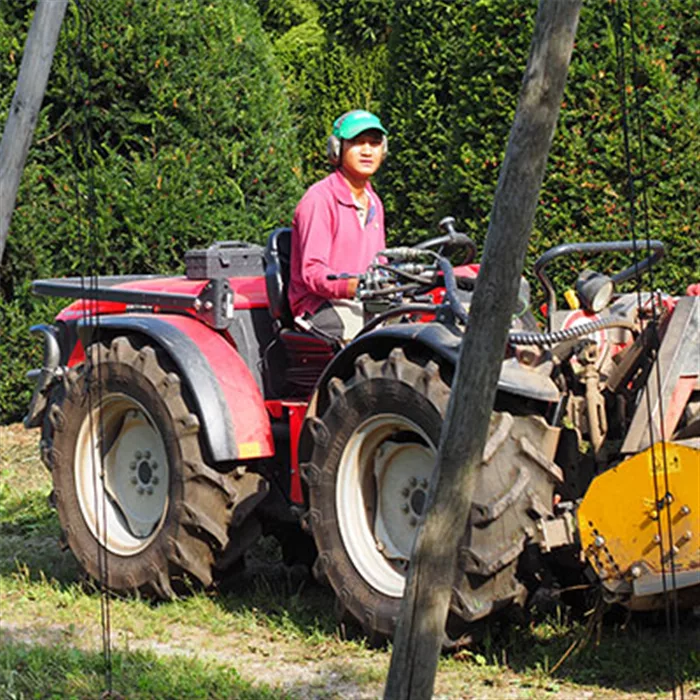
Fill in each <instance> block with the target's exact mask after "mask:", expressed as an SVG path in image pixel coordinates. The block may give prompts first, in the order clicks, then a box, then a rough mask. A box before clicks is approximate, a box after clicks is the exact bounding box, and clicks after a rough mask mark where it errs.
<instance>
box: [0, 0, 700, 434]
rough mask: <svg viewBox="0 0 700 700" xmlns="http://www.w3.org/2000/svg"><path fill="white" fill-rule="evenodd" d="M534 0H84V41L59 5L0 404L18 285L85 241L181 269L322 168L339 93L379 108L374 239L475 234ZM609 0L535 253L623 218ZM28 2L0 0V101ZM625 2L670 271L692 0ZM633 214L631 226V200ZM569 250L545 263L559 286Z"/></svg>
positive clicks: (12, 407) (693, 87)
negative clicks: (443, 223) (439, 226)
mask: <svg viewBox="0 0 700 700" xmlns="http://www.w3.org/2000/svg"><path fill="white" fill-rule="evenodd" d="M536 5H537V3H536V2H534V1H533V2H531V3H513V2H511V1H510V0H489V1H488V2H487V1H486V0H474V1H473V2H460V3H452V2H447V0H401V2H397V1H396V0H254V2H253V5H252V6H249V5H247V4H246V3H245V2H244V0H221V1H220V2H217V3H208V2H204V1H196V0H183V1H182V2H179V3H172V2H171V3H159V2H156V0H112V1H111V2H109V3H99V4H98V3H91V7H92V9H93V12H94V13H95V14H94V16H92V18H91V22H90V34H91V35H92V37H93V38H94V41H95V43H94V44H88V43H86V40H85V37H84V36H83V35H79V31H80V30H81V28H82V29H86V28H87V27H85V25H84V24H83V25H80V24H79V22H78V18H77V16H76V11H75V6H71V9H70V11H69V13H68V15H67V17H66V20H65V23H64V27H63V31H62V35H61V39H60V44H59V47H58V51H57V54H56V58H55V61H54V66H53V70H52V75H51V78H50V82H49V88H48V92H47V96H46V99H45V104H44V107H43V109H42V112H41V117H40V120H39V125H38V129H37V132H36V134H35V138H34V145H33V147H32V150H31V152H30V157H29V160H28V163H27V167H26V169H25V173H24V176H23V181H22V186H21V190H20V195H19V199H18V206H17V210H16V211H15V214H14V218H13V221H12V232H11V235H10V238H9V241H8V248H7V251H6V257H5V261H4V263H3V269H2V270H1V271H0V291H1V296H0V313H2V314H3V316H4V318H3V334H2V338H0V362H1V363H2V375H1V376H0V422H3V421H6V420H9V419H15V418H18V417H20V416H21V414H22V412H23V410H24V408H25V406H26V404H27V401H28V399H29V384H28V383H27V382H26V380H25V379H24V377H23V375H24V371H25V370H26V369H27V368H28V367H30V366H32V365H36V364H37V363H38V361H39V359H40V358H39V357H38V353H39V348H38V346H37V344H36V343H35V341H34V340H30V338H29V334H28V331H27V327H28V325H29V323H31V322H36V321H39V320H44V321H45V320H48V319H49V318H50V316H51V313H52V310H53V307H52V306H51V304H52V303H53V302H46V301H39V300H37V299H33V298H31V297H30V296H29V294H28V285H29V281H30V280H31V279H33V278H36V277H42V276H56V275H67V274H78V273H80V272H89V271H90V270H91V269H92V264H91V261H92V260H94V261H95V262H96V264H97V265H98V267H99V270H100V272H103V273H110V272H120V273H128V272H132V271H134V272H135V271H143V272H162V271H168V270H177V269H178V268H180V266H181V261H182V255H183V253H184V251H185V250H186V249H187V248H190V247H193V246H195V245H200V244H203V243H205V242H208V241H210V240H212V239H217V238H218V239H221V238H232V237H237V238H248V239H257V240H259V239H260V237H261V236H262V234H263V232H264V231H266V230H269V228H271V227H272V226H275V225H277V224H278V223H281V222H285V223H288V222H289V221H290V220H291V215H292V211H293V208H294V205H295V203H296V200H297V198H298V196H299V195H300V193H301V191H302V190H303V187H305V186H308V185H309V184H310V183H311V182H313V181H314V180H316V179H317V178H319V177H321V176H323V175H324V174H325V173H326V172H328V166H327V164H326V156H325V141H326V137H327V135H328V132H329V128H330V124H331V122H332V121H333V119H334V118H335V117H336V116H338V114H340V113H342V112H343V111H346V110H347V109H351V108H354V107H365V108H368V109H371V110H373V111H376V112H377V113H379V114H380V115H381V117H382V119H383V121H384V122H385V123H386V124H387V126H388V127H389V130H390V138H389V144H390V155H389V159H388V161H387V162H386V164H385V165H384V166H383V168H382V170H381V171H380V173H379V174H378V176H377V179H376V180H377V181H376V185H377V188H378V190H379V192H380V193H381V195H382V197H383V199H384V202H385V204H386V208H387V224H388V229H389V238H390V240H392V241H400V242H404V243H408V242H413V241H416V240H420V239H422V238H425V237H427V236H431V235H434V234H435V225H436V223H437V221H438V220H439V219H440V218H441V217H442V216H443V215H445V214H453V215H455V216H456V217H457V220H458V225H459V227H460V228H461V229H462V230H466V231H468V232H469V233H470V234H471V235H472V236H473V237H474V238H475V239H476V240H477V242H478V244H479V246H480V247H481V246H482V245H483V241H484V238H485V235H486V231H487V228H488V219H489V214H490V209H491V205H492V200H493V193H494V190H495V187H496V180H497V177H498V172H499V168H500V165H501V161H502V158H503V154H504V151H505V147H506V143H507V138H508V134H509V131H510V126H511V123H512V119H513V114H514V111H515V108H516V104H517V94H518V88H519V85H520V81H521V79H522V75H523V70H524V67H525V65H526V61H527V52H528V47H529V44H530V39H531V36H532V27H533V22H534V13H535V10H536ZM622 5H627V3H623V4H622ZM620 6H621V4H620V3H615V2H611V1H610V0H590V2H586V3H584V4H583V7H582V12H581V23H580V26H579V30H578V35H577V41H576V48H575V51H574V56H573V60H572V64H571V68H570V72H569V77H568V84H567V89H566V95H565V99H564V103H563V105H562V111H561V117H560V121H559V125H558V128H557V132H556V134H555V138H554V142H553V144H552V150H551V153H550V158H549V164H548V170H547V175H546V179H545V183H544V186H543V190H542V194H541V201H540V206H539V207H538V211H537V215H536V221H535V229H534V231H533V235H532V240H531V245H530V252H529V260H528V264H529V265H530V267H531V265H532V263H533V262H534V260H535V259H536V257H537V256H538V255H540V254H541V253H542V252H543V251H544V250H545V249H546V248H548V247H550V246H552V245H556V244H558V243H562V242H568V241H575V240H604V239H605V240H618V239H624V238H628V237H629V236H630V230H629V211H628V205H627V203H626V199H625V196H626V187H627V184H626V178H627V168H626V164H625V159H624V150H623V132H622V125H621V117H620V107H619V93H618V87H617V80H616V73H615V71H616V57H615V28H614V23H613V20H612V13H613V12H614V10H615V9H617V8H618V7H620ZM33 7H34V2H33V0H31V1H30V0H17V1H15V2H13V3H2V4H1V5H0V85H2V86H3V88H5V89H4V90H3V91H2V93H0V123H3V122H4V118H5V116H6V114H7V109H8V108H9V103H10V99H11V97H12V94H11V93H12V89H13V87H14V81H15V80H16V77H17V71H18V68H19V64H20V60H21V53H22V47H23V45H24V39H25V35H26V30H27V27H28V24H29V21H30V18H31V10H32V9H33ZM634 8H635V10H636V15H635V17H634V20H635V25H636V26H635V29H636V34H637V38H638V47H637V48H638V53H637V55H636V60H637V63H638V68H639V73H640V76H641V87H640V89H639V90H638V91H637V92H636V93H635V92H634V91H629V92H628V93H627V101H628V105H630V106H631V107H632V106H634V105H635V104H636V103H637V102H639V103H640V104H641V107H642V114H643V116H644V132H645V135H646V137H645V141H644V144H643V145H644V154H645V158H646V169H645V171H644V173H643V174H644V177H645V180H646V183H647V187H648V189H647V193H648V201H649V204H650V209H649V213H650V221H649V234H650V235H651V236H652V237H656V238H661V239H662V240H663V241H664V242H665V243H666V244H667V248H668V258H667V260H666V261H665V262H664V264H663V265H662V266H660V268H659V269H658V270H657V272H656V273H655V279H654V284H655V286H657V287H660V288H664V289H666V290H667V291H669V292H672V293H681V292H682V291H683V290H684V289H685V286H686V284H687V283H688V282H690V281H697V279H698V273H699V262H698V261H699V260H700V247H699V245H700V244H699V243H698V240H699V237H698V229H699V228H700V211H699V202H700V195H699V193H698V187H699V185H698V183H700V141H698V139H696V138H695V134H694V132H695V130H696V125H697V124H698V123H700V54H699V53H698V48H697V47H698V46H700V14H698V13H697V12H696V11H695V8H694V6H693V4H692V3H686V2H682V1H681V0H646V1H645V2H644V3H634ZM627 58H628V61H630V62H631V58H632V54H631V51H630V47H629V46H628V47H627ZM88 68H89V73H90V75H91V86H90V99H91V104H90V109H89V110H88V111H86V109H85V106H84V104H83V98H84V96H85V95H86V92H85V87H84V80H85V76H86V75H87V73H88ZM5 86H7V87H5ZM88 116H89V118H90V126H91V132H90V133H91V134H92V141H93V145H94V150H93V153H92V158H93V161H94V166H95V167H94V168H93V169H92V171H91V172H92V180H91V181H88V179H87V176H86V174H85V171H84V170H83V169H81V168H76V167H75V163H76V162H77V163H78V165H82V164H84V163H85V159H86V152H85V148H84V143H85V137H84V133H85V132H84V129H85V126H86V125H85V121H86V119H87V117H88ZM632 133H633V136H634V134H636V133H637V129H636V124H635V123H632ZM633 145H635V139H633ZM640 168H641V164H640V163H639V162H636V163H635V164H634V169H635V174H636V175H637V177H638V179H637V190H638V192H640V191H641V175H642V172H641V169H640ZM89 188H93V189H94V192H95V200H96V211H95V215H94V217H92V221H93V224H92V226H88V217H87V215H86V214H87V212H86V208H85V203H86V200H87V194H88V189H89ZM78 202H79V203H80V210H81V216H80V217H79V216H78V211H77V204H78ZM636 221H637V229H636V234H637V237H638V238H639V239H643V238H644V237H645V235H646V233H647V230H646V227H645V225H644V224H645V222H644V217H643V216H642V211H641V210H639V211H637V212H636ZM595 264H596V265H599V266H600V267H602V268H605V267H607V266H613V267H614V266H619V265H620V264H621V262H620V260H615V259H611V260H600V261H597V262H596V263H595ZM582 265H583V261H580V260H577V259H576V260H567V261H565V262H564V263H563V264H560V265H559V266H558V267H557V268H555V270H554V274H555V277H556V279H557V282H558V283H559V284H560V286H564V285H565V284H566V283H568V282H570V281H571V280H572V279H573V277H574V276H575V274H576V272H577V271H578V270H579V269H580V268H581V266H582Z"/></svg>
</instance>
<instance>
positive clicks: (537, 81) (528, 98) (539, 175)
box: [384, 0, 581, 700]
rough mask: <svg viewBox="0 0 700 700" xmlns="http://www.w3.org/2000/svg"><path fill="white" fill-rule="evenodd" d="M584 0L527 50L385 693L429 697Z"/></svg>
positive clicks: (541, 9)
mask: <svg viewBox="0 0 700 700" xmlns="http://www.w3.org/2000/svg"><path fill="white" fill-rule="evenodd" d="M580 7H581V0H540V3H539V6H538V10H537V16H536V19H535V30H534V35H533V39H532V44H531V46H530V56H529V59H528V63H527V68H526V70H525V75H524V77H523V83H522V87H521V91H520V98H519V101H518V108H517V111H516V115H515V120H514V123H513V127H512V129H511V133H510V138H509V140H508V147H507V149H506V156H505V159H504V162H503V166H502V168H501V172H500V176H499V180H498V186H497V188H496V195H495V198H494V203H493V208H492V210H491V217H490V221H489V229H488V234H487V239H486V247H485V250H484V256H483V259H482V263H481V269H480V271H479V282H478V284H477V286H476V290H475V293H474V297H473V299H472V305H471V309H470V321H469V330H468V331H467V333H466V334H465V336H464V338H463V340H462V345H461V348H460V353H459V358H458V361H457V371H456V375H455V379H454V381H453V384H452V393H451V396H450V402H449V406H448V409H447V415H446V418H445V424H444V426H443V429H442V435H441V439H440V446H439V450H438V458H437V459H438V469H437V471H436V478H435V479H434V480H433V484H432V485H431V493H430V494H429V501H428V508H427V511H426V516H425V520H424V522H423V524H422V525H421V526H420V529H419V531H418V536H417V539H416V543H415V546H414V551H413V555H412V558H411V563H410V567H409V571H408V578H407V582H406V591H405V594H404V599H403V603H402V609H401V616H400V619H399V623H398V627H397V631H396V635H395V638H394V651H393V653H392V657H391V665H390V668H389V675H388V678H387V683H386V687H385V691H384V698H385V700H408V699H409V698H410V699H411V700H421V699H423V698H425V699H426V700H427V699H428V698H430V697H432V693H433V686H434V683H435V674H436V670H437V662H438V658H439V654H440V651H441V646H442V640H443V636H444V630H445V623H446V620H447V613H448V607H449V602H450V595H451V589H452V581H453V580H454V574H455V567H456V560H457V549H458V545H459V541H460V539H461V537H462V535H463V534H464V532H465V528H466V525H467V518H468V514H469V510H470V508H471V500H472V494H473V491H474V478H475V475H476V467H477V466H478V465H479V463H480V461H481V459H482V455H483V451H484V445H485V442H486V437H487V431H488V426H489V419H490V416H491V410H492V408H493V404H494V400H495V396H496V385H497V382H498V376H499V373H500V368H501V360H502V358H503V353H504V351H505V346H506V341H507V335H508V329H509V326H510V321H511V317H512V313H513V310H514V309H515V305H516V298H517V292H518V287H519V283H520V276H521V274H522V269H523V264H524V261H525V253H526V251H527V243H528V239H529V236H530V230H531V228H532V222H533V219H534V216H535V208H536V205H537V198H538V194H539V190H540V187H541V184H542V180H543V177H544V172H545V166H546V162H547V156H548V153H549V148H550V144H551V141H552V136H553V134H554V128H555V125H556V122H557V117H558V115H559V107H560V104H561V101H562V97H563V94H564V86H565V84H566V76H567V73H568V68H569V61H570V59H571V53H572V50H573V45H574V38H575V36H576V27H577V25H578V18H579V12H580Z"/></svg>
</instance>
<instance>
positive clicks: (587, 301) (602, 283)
mask: <svg viewBox="0 0 700 700" xmlns="http://www.w3.org/2000/svg"><path fill="white" fill-rule="evenodd" d="M613 291H614V287H613V281H612V280H611V279H610V278H609V277H608V276H607V275H603V274H601V273H600V272H595V271H594V270H584V271H583V272H582V273H581V274H580V275H579V276H578V279H577V280H576V294H577V295H578V298H579V299H580V301H581V306H583V308H584V309H586V310H587V311H593V312H594V313H598V312H599V311H602V310H603V309H604V308H605V307H606V306H607V305H608V304H609V303H610V300H611V299H612V295H613Z"/></svg>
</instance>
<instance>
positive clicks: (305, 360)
mask: <svg viewBox="0 0 700 700" xmlns="http://www.w3.org/2000/svg"><path fill="white" fill-rule="evenodd" d="M291 249H292V229H291V228H277V229H275V230H274V231H273V232H272V233H271V234H270V235H269V237H268V239H267V244H266V245H265V250H264V252H263V260H264V263H265V287H266V290H267V300H268V305H269V311H270V315H271V316H272V319H273V324H274V328H275V334H276V336H277V338H278V339H279V341H280V342H281V344H282V347H283V348H284V357H285V360H284V364H285V369H284V375H285V380H286V384H287V385H288V389H289V390H291V391H292V393H294V394H301V395H307V394H308V393H310V392H311V391H312V389H313V387H314V385H315V383H316V380H317V379H318V377H319V376H320V375H321V372H323V369H324V368H325V366H326V365H327V364H328V362H330V360H331V359H332V357H333V355H334V354H335V353H336V351H337V349H338V344H337V343H332V342H329V341H328V340H326V339H325V338H321V337H319V336H317V335H314V334H313V333H310V332H308V331H305V330H300V329H298V328H297V327H296V324H295V323H294V316H293V314H292V309H291V307H290V305H289V299H288V297H287V290H288V289H289V274H290V264H291Z"/></svg>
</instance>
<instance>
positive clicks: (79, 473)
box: [73, 393, 170, 556]
mask: <svg viewBox="0 0 700 700" xmlns="http://www.w3.org/2000/svg"><path fill="white" fill-rule="evenodd" d="M101 436H103V438H104V449H102V439H101ZM73 470H74V477H75V484H76V491H77V496H78V503H79V504H80V510H81V513H82V515H83V518H84V519H85V522H86V523H87V526H88V528H89V529H90V532H91V533H92V535H93V537H94V538H95V539H96V540H98V541H99V542H100V543H101V544H102V545H103V546H104V547H105V548H106V549H107V550H108V551H110V552H112V553H113V554H118V555H121V556H133V555H135V554H138V553H139V552H141V551H143V550H144V549H145V548H146V547H148V545H149V544H150V543H151V542H152V541H153V540H154V539H155V537H156V535H157V534H158V531H159V530H160V527H161V525H162V523H163V520H164V519H165V514H166V512H167V508H168V502H169V498H168V489H169V485H170V469H169V465H168V456H167V452H166V449H165V444H164V443H163V439H162V437H161V435H160V431H159V430H158V428H157V427H156V425H155V422H154V421H153V418H152V417H151V415H150V414H149V412H148V411H147V410H146V409H145V408H144V406H143V405H142V404H141V403H140V402H138V401H136V400H135V399H133V398H132V397H130V396H127V395H125V394H119V393H114V394H108V395H107V396H105V397H104V398H103V399H102V401H101V403H100V405H99V406H97V407H95V408H93V409H92V411H91V413H89V414H88V415H87V416H86V417H85V420H84V421H83V424H82V426H81V427H80V432H79V434H78V441H77V446H76V451H75V461H74V463H73Z"/></svg>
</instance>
